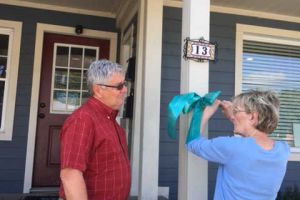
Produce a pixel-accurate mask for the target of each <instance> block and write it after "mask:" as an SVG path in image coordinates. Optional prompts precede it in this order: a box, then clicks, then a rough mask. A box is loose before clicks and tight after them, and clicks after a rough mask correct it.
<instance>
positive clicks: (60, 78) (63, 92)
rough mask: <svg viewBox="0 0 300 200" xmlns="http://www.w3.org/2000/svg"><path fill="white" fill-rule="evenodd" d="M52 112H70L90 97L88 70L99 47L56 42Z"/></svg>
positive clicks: (95, 58) (96, 57) (97, 53)
mask: <svg viewBox="0 0 300 200" xmlns="http://www.w3.org/2000/svg"><path fill="white" fill-rule="evenodd" d="M53 55H54V59H53V60H55V62H54V66H53V75H52V80H53V81H52V90H51V113H57V114H70V113H71V112H72V111H74V110H75V109H76V108H78V107H79V106H81V105H82V104H83V103H84V102H85V101H86V100H87V99H88V97H89V94H88V88H87V80H86V72H87V70H88V68H89V66H90V64H91V63H92V62H93V61H95V60H97V59H98V55H99V48H98V47H91V46H82V45H71V44H61V43H55V45H54V54H53Z"/></svg>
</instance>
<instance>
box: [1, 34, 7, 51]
mask: <svg viewBox="0 0 300 200" xmlns="http://www.w3.org/2000/svg"><path fill="white" fill-rule="evenodd" d="M8 41H9V35H3V34H0V56H7V52H8Z"/></svg>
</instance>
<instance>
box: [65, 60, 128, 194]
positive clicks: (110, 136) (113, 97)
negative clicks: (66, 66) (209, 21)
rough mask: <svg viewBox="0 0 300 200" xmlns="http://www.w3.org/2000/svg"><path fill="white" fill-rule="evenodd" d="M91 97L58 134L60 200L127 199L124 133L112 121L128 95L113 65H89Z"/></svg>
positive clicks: (104, 62) (122, 75)
mask: <svg viewBox="0 0 300 200" xmlns="http://www.w3.org/2000/svg"><path fill="white" fill-rule="evenodd" d="M87 81H88V85H89V88H90V91H91V94H92V95H91V97H90V98H89V99H88V100H87V102H86V103H85V104H84V105H82V106H81V107H80V108H79V109H77V110H76V111H75V112H74V113H73V114H72V115H71V116H70V117H68V119H67V120H66V121H65V123H64V126H63V128H62V131H61V172H60V177H61V181H62V185H61V190H60V196H61V197H62V198H63V199H68V200H69V199H70V200H75V199H78V200H87V199H88V200H100V199H101V200H104V199H113V200H125V199H128V196H129V191H130V163H129V159H128V150H127V144H126V138H125V133H124V130H123V129H122V128H121V127H120V126H119V125H118V123H117V122H116V116H117V113H118V110H119V109H120V107H121V106H122V104H123V102H124V98H125V95H126V93H127V87H126V86H125V80H124V72H123V70H122V68H121V66H120V65H119V64H117V63H113V62H110V61H108V60H99V61H95V62H94V63H92V64H91V66H90V68H89V70H88V73H87Z"/></svg>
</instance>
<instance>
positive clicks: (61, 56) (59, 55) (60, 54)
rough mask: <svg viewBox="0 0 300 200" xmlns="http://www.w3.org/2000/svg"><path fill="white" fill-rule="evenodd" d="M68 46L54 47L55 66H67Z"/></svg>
mask: <svg viewBox="0 0 300 200" xmlns="http://www.w3.org/2000/svg"><path fill="white" fill-rule="evenodd" d="M68 58H69V47H61V46H58V47H57V49H56V62H55V65H56V66H61V67H68Z"/></svg>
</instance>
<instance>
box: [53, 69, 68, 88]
mask: <svg viewBox="0 0 300 200" xmlns="http://www.w3.org/2000/svg"><path fill="white" fill-rule="evenodd" d="M67 79H68V70H67V69H56V70H55V79H54V89H66V88H67V81H68V80H67Z"/></svg>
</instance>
